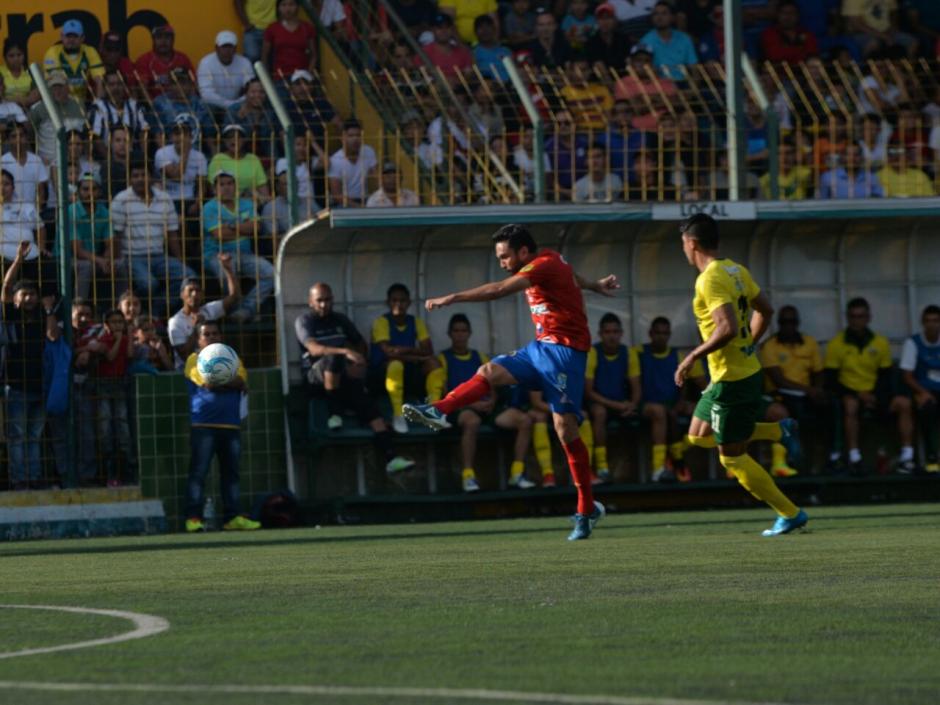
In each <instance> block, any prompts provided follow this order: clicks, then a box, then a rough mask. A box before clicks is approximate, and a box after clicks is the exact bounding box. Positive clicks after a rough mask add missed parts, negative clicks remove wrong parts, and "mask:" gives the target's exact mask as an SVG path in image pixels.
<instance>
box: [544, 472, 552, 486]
mask: <svg viewBox="0 0 940 705" xmlns="http://www.w3.org/2000/svg"><path fill="white" fill-rule="evenodd" d="M542 487H555V473H553V472H550V473H547V474H545V475H542Z"/></svg>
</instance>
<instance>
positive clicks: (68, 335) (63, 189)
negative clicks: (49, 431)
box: [29, 63, 78, 487]
mask: <svg viewBox="0 0 940 705" xmlns="http://www.w3.org/2000/svg"><path fill="white" fill-rule="evenodd" d="M29 73H30V75H31V76H32V77H33V83H35V84H36V88H38V89H39V95H40V97H41V99H42V103H43V105H45V106H46V110H47V111H48V112H49V119H50V120H52V125H53V127H55V131H56V161H57V163H56V165H55V174H56V235H55V236H56V244H57V245H58V252H57V253H56V254H57V255H58V258H59V283H60V287H59V295H60V298H59V314H60V316H59V317H60V319H61V320H62V322H63V326H62V335H63V337H64V338H65V344H66V345H68V346H69V347H71V345H72V242H71V238H70V237H69V235H70V233H71V227H70V224H69V211H68V202H69V191H68V184H69V179H68V146H67V144H66V142H67V135H66V130H65V122H64V121H63V120H62V114H61V113H60V112H59V106H58V105H57V104H56V102H55V100H53V98H52V93H51V92H50V91H49V85H48V84H47V83H46V77H45V75H44V74H43V70H42V67H40V66H39V64H36V63H32V64H30V65H29ZM52 250H53V252H55V250H56V248H55V247H53V248H52ZM40 257H42V255H40ZM73 391H74V387H73V385H72V367H71V365H69V404H68V412H67V413H68V418H67V420H66V439H65V467H66V468H68V474H69V481H70V483H71V484H72V485H73V486H75V487H77V486H78V467H77V466H76V465H75V464H73V463H72V458H73V457H74V447H75V425H74V424H75V409H74V408H73V402H74V401H75V399H74V395H73Z"/></svg>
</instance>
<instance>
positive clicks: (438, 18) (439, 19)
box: [431, 12, 454, 27]
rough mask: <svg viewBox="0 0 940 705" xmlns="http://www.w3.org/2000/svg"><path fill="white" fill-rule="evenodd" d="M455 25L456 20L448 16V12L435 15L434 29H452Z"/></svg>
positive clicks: (432, 23)
mask: <svg viewBox="0 0 940 705" xmlns="http://www.w3.org/2000/svg"><path fill="white" fill-rule="evenodd" d="M453 24H454V18H453V17H451V16H450V15H448V14H447V13H446V12H438V13H437V14H436V15H434V19H433V20H431V26H432V27H452V26H453Z"/></svg>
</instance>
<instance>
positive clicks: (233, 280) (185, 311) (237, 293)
mask: <svg viewBox="0 0 940 705" xmlns="http://www.w3.org/2000/svg"><path fill="white" fill-rule="evenodd" d="M218 258H219V264H221V265H222V272H223V273H224V274H225V286H226V287H227V288H228V296H226V297H225V298H224V299H217V300H216V301H209V302H208V303H204V300H205V294H204V292H203V290H202V284H200V283H199V280H198V279H196V278H195V277H191V278H189V279H184V280H183V285H182V286H181V287H180V299H182V301H183V308H181V309H180V310H179V311H177V312H176V313H174V314H173V316H172V317H171V318H170V320H169V321H168V322H167V326H166V332H167V335H168V336H169V338H170V345H171V346H172V348H173V362H174V364H175V365H176V369H178V370H181V369H183V365H184V364H185V362H186V358H187V357H189V354H190V353H191V352H193V351H194V350H195V349H196V339H197V332H196V331H197V328H198V324H199V323H202V322H203V321H216V320H218V319H220V318H223V317H224V316H225V315H226V314H228V313H229V312H230V311H232V310H234V309H235V307H236V306H237V305H238V302H239V300H240V299H241V297H242V292H241V286H240V284H239V282H238V278H237V277H236V276H235V270H234V268H233V267H232V256H231V255H230V254H228V253H227V252H223V253H219V255H218Z"/></svg>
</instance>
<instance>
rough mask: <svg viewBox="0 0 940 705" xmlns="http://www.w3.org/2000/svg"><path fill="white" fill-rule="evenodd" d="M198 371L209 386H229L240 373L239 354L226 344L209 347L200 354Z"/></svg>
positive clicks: (197, 360) (197, 364)
mask: <svg viewBox="0 0 940 705" xmlns="http://www.w3.org/2000/svg"><path fill="white" fill-rule="evenodd" d="M196 369H198V370H199V374H201V375H202V378H203V379H204V380H205V381H206V382H207V383H208V384H217V385H221V384H228V383H229V382H231V381H232V379H234V377H235V375H236V374H237V373H238V353H236V352H235V351H234V350H232V348H230V347H229V346H228V345H225V344H224V343H213V344H212V345H207V346H206V347H204V348H203V349H202V350H201V351H200V352H199V357H198V358H197V359H196Z"/></svg>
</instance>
